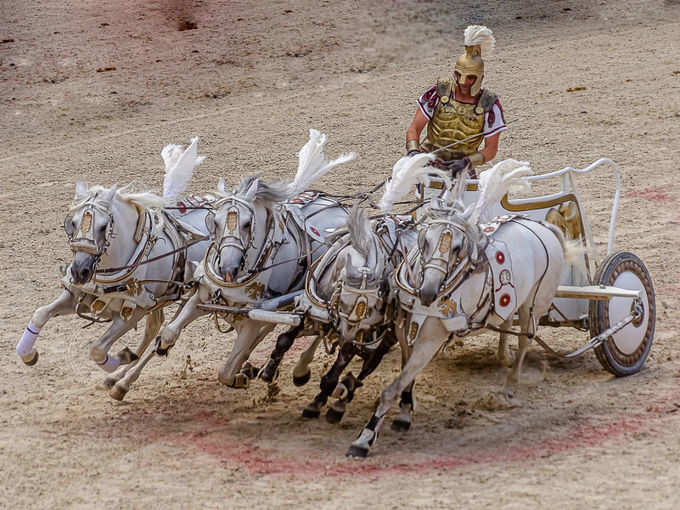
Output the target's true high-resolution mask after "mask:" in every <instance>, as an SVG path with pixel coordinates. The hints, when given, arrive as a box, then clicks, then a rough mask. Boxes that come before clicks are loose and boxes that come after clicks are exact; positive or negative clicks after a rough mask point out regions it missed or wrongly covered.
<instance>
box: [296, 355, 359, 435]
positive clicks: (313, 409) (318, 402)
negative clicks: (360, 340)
mask: <svg viewBox="0 0 680 510" xmlns="http://www.w3.org/2000/svg"><path fill="white" fill-rule="evenodd" d="M355 354H356V347H355V346H354V344H353V343H351V342H348V343H346V344H344V345H343V346H342V348H341V349H340V351H339V352H338V356H337V357H336V358H335V362H334V363H333V366H332V367H331V369H330V370H329V371H328V372H327V373H326V374H325V375H324V376H323V377H322V378H321V384H320V388H321V391H320V392H319V393H318V394H317V395H316V397H314V400H313V401H312V402H311V403H309V404H308V405H307V407H305V408H304V410H303V411H302V416H304V417H305V418H318V417H319V415H320V414H321V408H322V407H323V406H325V405H326V402H328V397H330V395H331V393H333V390H334V389H335V387H336V386H337V384H338V379H340V374H341V373H342V371H343V370H344V369H345V368H346V367H347V364H348V363H349V362H350V361H351V359H352V358H353V357H354V355H355ZM343 412H344V410H343ZM336 418H337V420H338V421H340V419H341V418H342V414H340V416H339V417H337V415H335V416H334V415H333V414H332V413H331V416H330V417H328V421H329V423H334V422H333V420H334V419H336ZM335 423H337V421H336V422H335Z"/></svg>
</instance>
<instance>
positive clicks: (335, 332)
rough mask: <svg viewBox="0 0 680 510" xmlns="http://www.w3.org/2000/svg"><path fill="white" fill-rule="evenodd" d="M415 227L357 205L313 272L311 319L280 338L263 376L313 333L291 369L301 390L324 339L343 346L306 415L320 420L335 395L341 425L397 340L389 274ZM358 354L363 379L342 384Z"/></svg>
mask: <svg viewBox="0 0 680 510" xmlns="http://www.w3.org/2000/svg"><path fill="white" fill-rule="evenodd" d="M412 227H413V223H412V220H411V218H410V217H409V218H398V217H396V216H386V217H381V218H378V219H376V220H373V221H369V219H368V218H367V217H366V215H365V214H364V212H363V210H362V209H360V208H358V207H355V208H354V209H353V210H352V212H351V214H350V217H349V219H348V222H347V230H341V231H339V232H338V237H337V238H336V241H335V242H334V243H333V245H332V246H331V247H330V248H329V249H328V251H327V252H326V253H325V254H324V255H323V257H321V258H320V259H319V261H318V262H317V263H315V264H314V266H313V267H312V268H311V270H310V271H309V272H308V273H307V281H306V284H305V294H304V295H302V296H300V298H299V299H298V303H297V306H296V311H298V312H300V313H303V314H304V315H305V320H303V321H302V322H301V323H300V324H299V325H298V326H295V327H293V328H291V329H290V330H288V331H286V332H285V333H283V334H281V335H279V337H278V339H277V342H276V347H275V348H274V350H273V351H272V353H271V355H270V357H269V360H268V361H267V363H266V364H265V365H264V367H263V368H262V370H261V371H260V374H259V377H260V378H261V379H263V380H265V381H267V382H272V381H273V380H274V378H275V377H276V375H277V371H278V366H279V363H280V362H281V360H282V359H283V356H284V354H285V353H286V352H287V351H288V349H290V347H291V346H292V344H293V342H294V340H295V339H296V338H297V337H300V336H311V335H314V336H317V339H316V340H315V341H314V342H313V343H312V344H311V346H310V347H309V348H308V349H307V350H306V351H305V352H304V353H303V354H302V356H301V357H300V361H298V363H297V365H296V366H295V369H294V371H293V382H294V383H295V384H296V385H298V386H299V385H302V384H305V383H307V381H308V380H309V377H310V374H311V370H310V368H309V363H310V362H311V360H312V359H313V354H314V352H315V350H316V348H317V346H318V345H319V341H320V340H321V339H323V338H325V339H326V342H327V343H330V344H331V349H332V350H335V349H336V348H337V349H338V354H337V357H336V360H335V362H334V363H333V365H332V367H331V368H330V369H329V371H328V372H327V373H326V374H325V375H324V376H323V377H322V378H321V384H320V390H321V391H320V392H319V393H318V394H317V395H316V396H315V397H314V400H313V401H312V402H311V403H310V404H308V405H307V406H306V407H305V408H304V410H303V413H302V415H303V416H304V417H306V418H317V417H318V416H319V415H320V414H321V410H322V408H323V406H325V405H326V403H327V402H328V398H329V397H330V396H331V395H334V396H335V397H337V399H338V400H336V401H335V402H334V403H333V404H332V405H331V406H330V407H329V408H328V411H327V413H326V419H327V420H328V422H329V423H338V422H340V420H341V419H342V417H343V415H344V413H345V406H346V404H347V403H348V402H350V401H351V400H352V399H353V398H354V392H355V390H356V389H357V388H359V387H360V386H362V384H363V383H362V381H363V380H364V379H365V378H366V377H367V376H368V375H370V374H371V373H372V372H373V371H374V370H375V368H376V367H377V366H378V364H379V363H380V361H381V360H382V358H383V356H384V355H385V354H386V353H387V352H388V351H389V349H390V348H391V347H392V346H393V345H394V344H395V343H396V338H395V337H394V333H393V331H392V314H391V312H390V310H393V308H392V307H391V305H392V303H391V301H392V300H391V295H390V290H389V283H388V277H389V275H391V273H392V271H393V270H394V268H395V267H396V265H397V264H398V263H399V262H400V261H401V259H402V254H403V250H404V249H405V247H407V246H409V247H410V246H411V245H412V244H414V243H415V238H416V236H415V231H414V230H413V229H412ZM345 232H346V233H345ZM356 355H359V356H360V357H361V358H362V359H363V360H364V363H363V365H362V368H361V370H360V372H359V375H358V377H355V376H354V375H353V374H352V373H351V372H350V373H349V374H347V375H346V376H345V377H343V379H342V381H340V383H338V381H339V379H340V376H341V374H342V372H343V371H344V370H345V368H346V367H347V365H348V364H349V362H350V361H351V360H352V358H353V357H354V356H356Z"/></svg>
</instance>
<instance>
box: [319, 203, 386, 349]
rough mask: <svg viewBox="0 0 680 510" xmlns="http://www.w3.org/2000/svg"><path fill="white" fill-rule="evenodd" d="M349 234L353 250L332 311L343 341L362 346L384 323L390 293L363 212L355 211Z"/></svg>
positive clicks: (382, 259)
mask: <svg viewBox="0 0 680 510" xmlns="http://www.w3.org/2000/svg"><path fill="white" fill-rule="evenodd" d="M348 230H349V234H350V246H349V249H348V251H347V253H346V254H345V257H344V268H343V270H342V272H341V275H340V278H339V280H338V287H337V291H336V296H335V299H334V300H333V303H332V307H333V308H335V310H334V312H335V313H334V314H335V316H336V321H337V322H336V330H337V333H338V335H339V336H340V338H341V339H342V340H352V341H355V342H358V343H361V342H363V340H364V338H363V337H364V335H365V333H366V332H367V330H370V329H371V328H373V327H375V326H376V325H378V324H379V323H380V322H382V320H383V314H384V306H385V298H386V296H387V293H388V292H387V286H386V279H385V274H384V273H385V268H386V262H385V260H386V259H385V257H384V256H382V255H381V247H380V243H379V241H378V238H377V236H376V235H375V234H374V232H373V230H372V228H371V222H370V221H369V219H368V218H367V217H366V215H365V214H364V213H363V211H362V210H361V209H359V208H354V209H353V210H352V213H351V214H350V217H349V220H348Z"/></svg>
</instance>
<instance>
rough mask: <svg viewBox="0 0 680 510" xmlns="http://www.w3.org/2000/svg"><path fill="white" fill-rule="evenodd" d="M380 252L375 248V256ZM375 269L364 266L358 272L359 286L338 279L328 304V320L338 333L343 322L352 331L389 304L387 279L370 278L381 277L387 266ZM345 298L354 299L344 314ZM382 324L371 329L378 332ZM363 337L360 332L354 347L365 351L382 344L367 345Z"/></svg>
mask: <svg viewBox="0 0 680 510" xmlns="http://www.w3.org/2000/svg"><path fill="white" fill-rule="evenodd" d="M378 252H379V250H378V249H377V247H376V253H378ZM376 266H377V267H376V268H371V267H369V266H368V265H364V266H361V267H359V268H357V270H358V271H359V273H360V274H361V282H360V283H359V284H358V285H352V284H350V283H349V282H347V281H346V278H345V277H342V276H341V277H340V278H339V279H338V282H337V284H336V285H335V289H334V290H333V294H332V295H331V298H330V300H329V303H328V316H329V319H330V322H331V325H332V326H333V328H334V329H336V330H337V329H338V326H339V323H340V320H343V321H345V322H346V323H347V324H348V325H349V326H350V327H351V328H355V327H357V326H359V324H361V322H362V321H363V320H365V319H366V317H368V313H369V310H382V309H383V308H384V306H385V302H386V299H385V298H386V297H387V296H388V294H389V292H388V291H387V290H386V288H385V287H386V286H385V284H384V283H385V281H384V280H385V279H384V278H380V277H378V278H375V279H373V280H369V277H370V275H372V274H380V275H382V273H383V272H384V269H385V267H386V263H385V261H384V260H383V262H382V264H381V265H380V264H379V263H378V260H376ZM376 269H377V271H376ZM343 274H344V271H343ZM343 295H350V296H352V300H351V303H352V304H351V306H349V307H346V308H345V309H344V310H349V311H344V310H343V307H341V304H342V303H343V300H342V296H343ZM382 315H383V323H385V322H389V321H390V318H387V319H385V317H384V314H382ZM383 323H379V324H374V325H372V326H371V329H374V330H375V328H376V327H378V326H380V325H381V324H383ZM363 336H364V334H363V330H359V332H358V333H357V337H358V340H353V341H352V343H354V344H355V345H358V346H364V347H366V346H369V345H372V344H373V343H376V342H377V341H379V340H380V339H375V340H374V341H372V342H364V338H363Z"/></svg>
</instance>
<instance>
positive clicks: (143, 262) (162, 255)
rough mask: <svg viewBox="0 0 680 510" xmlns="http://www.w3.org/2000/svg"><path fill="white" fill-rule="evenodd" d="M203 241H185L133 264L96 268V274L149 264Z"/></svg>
mask: <svg viewBox="0 0 680 510" xmlns="http://www.w3.org/2000/svg"><path fill="white" fill-rule="evenodd" d="M203 241H205V239H194V240H193V241H191V242H189V243H187V244H186V245H184V246H180V247H179V248H175V249H174V250H172V251H169V252H166V253H162V254H160V255H158V256H156V257H152V258H150V259H146V260H144V261H141V262H138V263H135V264H130V265H127V266H120V267H109V268H106V269H97V273H98V274H111V273H117V272H119V271H124V270H126V269H137V268H138V267H139V266H143V265H144V264H149V263H150V262H155V261H157V260H160V259H162V258H165V257H169V256H170V255H174V254H175V253H178V252H180V251H184V250H187V249H189V248H191V247H192V246H193V245H195V244H198V243H202V242H203ZM149 281H150V280H149ZM163 281H166V280H163Z"/></svg>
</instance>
